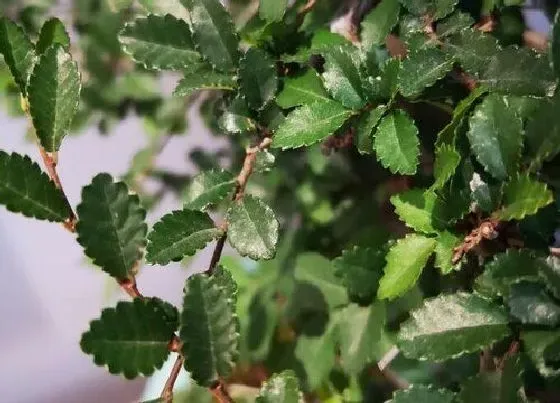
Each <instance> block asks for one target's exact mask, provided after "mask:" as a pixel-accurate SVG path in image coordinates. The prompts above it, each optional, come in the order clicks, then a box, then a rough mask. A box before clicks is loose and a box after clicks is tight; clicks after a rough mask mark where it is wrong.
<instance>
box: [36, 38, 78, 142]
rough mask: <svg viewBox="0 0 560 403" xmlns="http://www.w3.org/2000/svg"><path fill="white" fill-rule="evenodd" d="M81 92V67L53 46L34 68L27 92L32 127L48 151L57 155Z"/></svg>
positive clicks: (66, 53)
mask: <svg viewBox="0 0 560 403" xmlns="http://www.w3.org/2000/svg"><path fill="white" fill-rule="evenodd" d="M80 89H81V83H80V73H79V72H78V65H77V64H76V63H75V62H74V61H72V57H71V56H70V54H69V53H68V52H67V51H66V50H64V48H63V47H62V45H60V44H55V45H54V46H51V47H50V48H49V49H48V50H47V51H46V52H45V53H44V54H43V55H42V56H41V58H40V59H39V62H38V63H37V64H36V65H35V68H34V69H33V74H32V75H31V79H30V81H29V88H28V92H29V105H30V114H31V117H32V119H33V126H35V132H36V133H37V137H39V140H40V141H41V146H42V147H43V148H44V149H45V150H46V151H48V152H55V151H58V149H59V148H60V144H61V142H62V139H63V138H64V136H66V135H67V134H68V131H69V130H70V124H71V123H72V119H73V118H74V115H75V114H76V111H77V110H78V102H79V100H80Z"/></svg>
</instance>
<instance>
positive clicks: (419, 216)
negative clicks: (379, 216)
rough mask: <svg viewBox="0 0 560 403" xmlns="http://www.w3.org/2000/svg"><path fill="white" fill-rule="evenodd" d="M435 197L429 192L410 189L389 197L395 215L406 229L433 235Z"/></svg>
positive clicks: (434, 231)
mask: <svg viewBox="0 0 560 403" xmlns="http://www.w3.org/2000/svg"><path fill="white" fill-rule="evenodd" d="M435 202H436V195H435V193H433V192H431V191H429V190H428V191H425V192H424V191H423V190H422V189H410V190H407V191H406V192H403V193H399V194H396V195H393V196H391V203H392V204H393V206H395V213H397V215H398V216H399V218H400V220H401V221H403V222H404V223H405V224H406V225H407V227H410V228H412V229H414V230H415V231H419V232H423V233H425V234H435V233H437V230H436V229H435V226H434V208H435Z"/></svg>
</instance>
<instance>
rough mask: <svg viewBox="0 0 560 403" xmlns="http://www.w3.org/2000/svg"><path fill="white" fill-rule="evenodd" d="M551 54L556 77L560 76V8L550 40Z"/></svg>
mask: <svg viewBox="0 0 560 403" xmlns="http://www.w3.org/2000/svg"><path fill="white" fill-rule="evenodd" d="M550 56H551V60H552V67H553V69H554V72H555V73H556V78H560V10H558V11H557V12H556V15H555V17H554V26H553V27H552V35H551V42H550Z"/></svg>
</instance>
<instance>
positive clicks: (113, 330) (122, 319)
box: [80, 298, 177, 379]
mask: <svg viewBox="0 0 560 403" xmlns="http://www.w3.org/2000/svg"><path fill="white" fill-rule="evenodd" d="M176 328H177V310H176V309H175V308H174V307H172V306H170V305H169V304H167V303H165V302H163V301H161V300H159V299H157V298H136V299H135V300H134V301H132V302H124V301H122V302H119V303H118V304H117V306H116V307H115V308H106V309H104V310H103V311H102V312H101V317H100V318H99V319H96V320H94V321H92V322H91V323H90V328H89V331H87V332H85V333H84V334H83V335H82V339H81V341H80V346H81V348H82V351H83V352H84V353H86V354H91V355H93V357H94V361H95V363H96V364H97V365H106V366H107V367H108V370H109V372H110V373H112V374H123V375H124V376H125V377H126V378H128V379H132V378H136V377H137V376H138V375H139V374H142V375H144V376H150V375H152V374H153V373H154V371H155V369H160V368H161V367H162V366H163V364H164V363H165V361H166V359H167V357H168V356H169V349H168V346H169V342H170V341H171V339H172V337H173V335H174V332H175V329H176Z"/></svg>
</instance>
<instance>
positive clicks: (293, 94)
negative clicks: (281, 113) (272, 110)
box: [276, 69, 331, 109]
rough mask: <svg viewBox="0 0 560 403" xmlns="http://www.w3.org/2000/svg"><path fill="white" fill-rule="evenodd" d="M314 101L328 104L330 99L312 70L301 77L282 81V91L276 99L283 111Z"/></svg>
mask: <svg viewBox="0 0 560 403" xmlns="http://www.w3.org/2000/svg"><path fill="white" fill-rule="evenodd" d="M316 101H324V102H330V101H331V99H330V98H329V96H328V94H327V91H326V90H325V88H324V87H323V82H322V81H321V78H320V77H319V76H318V75H317V73H316V72H315V70H313V69H309V70H307V71H306V72H305V74H304V75H302V76H299V77H294V78H290V77H289V78H287V79H286V81H284V89H283V90H282V91H281V92H280V94H278V97H277V98H276V103H277V104H278V106H280V107H281V108H284V109H288V108H293V107H294V106H300V105H305V104H312V103H314V102H316Z"/></svg>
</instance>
